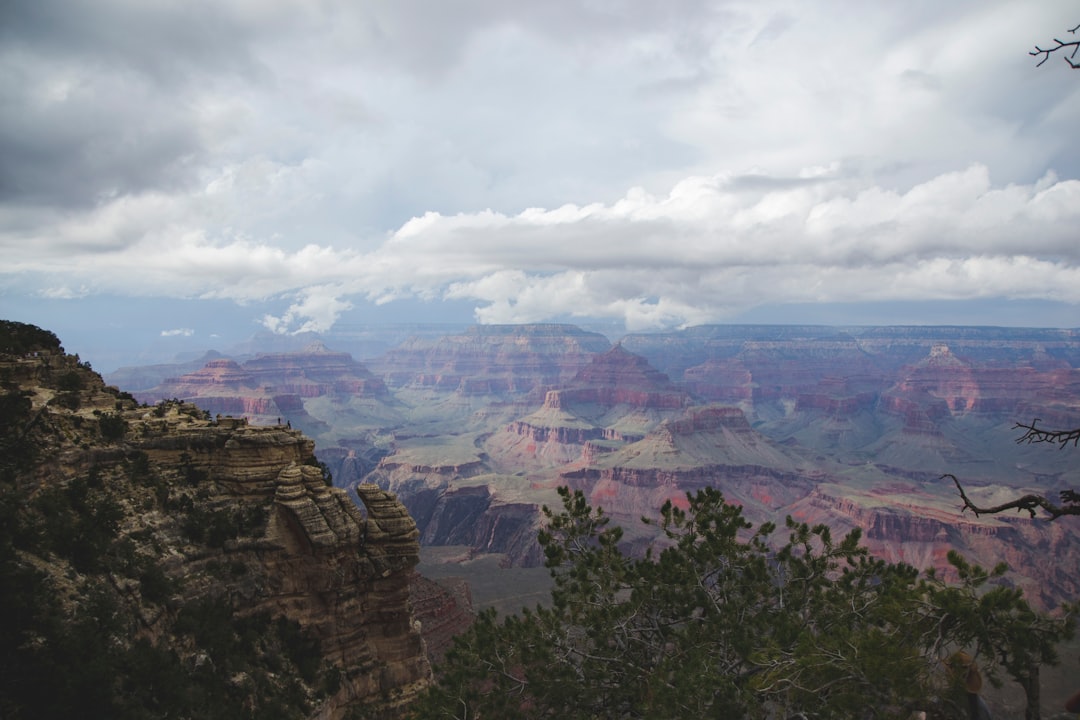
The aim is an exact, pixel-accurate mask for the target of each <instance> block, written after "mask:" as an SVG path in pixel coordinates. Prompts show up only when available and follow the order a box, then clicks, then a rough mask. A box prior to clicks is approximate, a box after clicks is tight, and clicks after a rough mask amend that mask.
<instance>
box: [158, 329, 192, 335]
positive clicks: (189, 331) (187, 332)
mask: <svg viewBox="0 0 1080 720" xmlns="http://www.w3.org/2000/svg"><path fill="white" fill-rule="evenodd" d="M194 334H195V331H194V330H192V329H191V328H176V329H173V330H162V331H161V337H191V336H192V335H194Z"/></svg>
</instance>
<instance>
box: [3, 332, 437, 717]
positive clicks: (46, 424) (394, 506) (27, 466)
mask: <svg viewBox="0 0 1080 720" xmlns="http://www.w3.org/2000/svg"><path fill="white" fill-rule="evenodd" d="M0 365H2V368H3V375H4V377H5V386H4V399H5V403H7V402H8V400H9V399H11V400H12V403H14V404H11V403H9V404H11V407H10V409H11V410H12V411H13V413H12V416H11V417H8V418H6V419H5V422H4V424H3V427H4V429H5V433H6V432H7V431H8V430H9V429H10V430H12V431H15V430H17V437H18V438H20V440H19V444H18V446H17V449H18V458H17V460H16V461H15V463H16V464H14V465H11V466H10V467H8V464H9V463H10V462H12V458H11V457H6V458H5V459H4V464H5V468H7V471H13V472H15V473H16V476H17V477H18V478H20V483H21V487H20V488H19V492H23V493H26V494H27V496H28V498H29V500H28V501H27V503H26V507H30V508H33V507H37V505H36V503H37V500H36V498H38V497H39V496H49V494H50V493H53V494H54V495H55V496H56V497H66V495H65V493H70V492H74V491H72V490H69V488H71V487H75V486H78V487H85V488H87V489H86V490H83V491H80V492H86V493H89V495H88V496H87V497H89V498H90V501H88V503H89V504H86V503H84V505H79V506H76V507H75V510H73V511H71V512H90V511H94V512H96V511H95V510H94V508H97V507H109V508H114V509H111V510H109V512H110V513H112V514H111V515H110V516H109V517H110V518H111V519H110V520H109V523H110V527H115V531H116V532H117V533H118V534H119V539H120V541H122V545H123V547H124V548H126V549H125V550H124V552H125V553H127V554H128V555H129V556H130V557H131V558H133V559H132V560H130V561H129V562H130V563H134V565H132V567H134V568H136V569H135V570H134V571H129V570H124V569H123V568H124V567H127V566H115V567H113V569H112V570H111V571H110V572H111V575H110V576H109V578H107V582H104V581H102V582H104V585H103V587H109V588H113V590H112V591H111V592H114V593H115V595H116V600H115V601H116V602H117V603H119V604H120V606H123V607H128V606H130V608H129V609H130V612H131V613H132V614H133V616H134V617H137V618H139V623H138V624H137V625H135V626H133V627H132V628H131V631H132V633H133V636H131V637H124V638H118V639H117V640H116V643H117V644H118V645H119V644H123V643H129V642H134V641H135V640H138V639H146V640H148V641H149V642H151V643H156V644H159V645H160V644H162V643H164V644H166V645H167V646H170V647H171V650H170V652H174V653H176V655H177V657H178V658H179V659H180V662H182V663H188V665H191V664H193V663H201V662H214V657H213V656H208V657H204V656H203V655H198V653H199V652H202V653H204V654H205V651H202V650H199V651H196V650H193V649H192V646H191V640H190V638H189V637H188V636H183V637H179V636H174V635H173V634H174V633H177V632H179V631H178V630H177V629H176V628H177V627H179V626H178V625H177V624H176V621H177V616H178V614H179V615H183V614H184V613H185V612H186V610H185V608H191V607H223V608H224V609H225V610H224V611H225V612H227V613H229V615H231V616H233V617H260V616H266V617H269V618H275V619H280V620H281V621H283V622H289V623H295V624H296V626H297V627H299V628H300V632H302V633H303V634H304V636H305V637H309V638H312V639H313V640H314V641H316V643H317V645H316V647H318V648H319V653H320V655H321V662H322V663H323V665H321V667H322V668H324V670H320V671H319V672H320V673H323V674H324V675H325V673H329V672H330V670H329V669H330V668H334V671H333V675H334V678H335V679H334V682H333V683H331V682H329V681H326V682H325V683H323V684H322V685H321V686H320V687H315V686H310V687H309V686H303V685H302V690H301V692H302V696H303V697H307V698H308V700H307V701H305V702H306V703H308V705H309V707H310V711H311V715H310V716H311V717H313V718H326V719H337V718H343V717H345V716H346V715H348V714H349V713H352V712H356V711H358V712H363V713H366V714H369V715H370V716H378V717H384V718H394V717H400V716H402V715H403V714H404V712H405V711H406V708H407V706H408V703H409V702H410V700H411V699H412V698H413V697H415V696H416V694H417V693H418V692H420V691H421V690H422V689H423V688H424V687H425V686H426V684H427V683H428V682H429V679H430V672H431V670H430V665H429V662H428V660H427V657H426V655H425V651H424V646H423V641H422V638H421V635H420V632H419V629H418V626H417V623H416V622H415V620H414V617H413V615H412V612H411V608H410V604H409V592H410V580H411V577H412V574H413V568H414V567H415V566H416V564H417V563H418V561H419V543H418V538H419V532H418V531H417V528H416V525H415V523H414V522H413V521H412V519H411V518H410V517H409V515H408V512H407V511H406V509H405V507H404V506H403V505H402V504H401V503H400V502H399V501H398V500H397V498H396V497H395V496H394V495H393V494H391V493H387V492H385V491H383V490H380V489H379V488H378V487H376V486H374V485H370V484H360V485H358V486H357V487H356V488H355V490H356V493H357V495H358V497H359V499H360V501H361V503H362V505H360V506H358V505H357V504H355V503H354V502H353V501H352V500H351V499H350V498H349V497H348V496H347V495H346V493H345V492H344V491H342V490H339V489H336V488H332V487H328V485H327V483H326V481H325V480H324V477H323V474H322V471H321V469H320V468H319V467H318V466H317V464H316V462H315V459H314V455H313V443H312V441H311V440H310V439H308V438H307V437H305V436H304V435H303V434H301V433H300V432H298V431H295V430H290V429H288V428H284V427H254V426H252V425H249V424H248V423H247V422H245V421H244V420H239V419H233V418H222V419H220V420H212V419H207V418H206V417H205V414H204V412H203V411H202V410H200V409H199V408H196V407H195V406H193V405H189V404H184V403H174V402H168V403H162V404H161V405H159V406H157V407H155V408H146V407H138V406H137V405H136V404H135V402H134V400H133V399H132V398H131V397H130V396H125V395H124V394H122V393H120V392H119V391H117V390H116V389H115V388H109V387H106V386H105V385H104V384H103V383H102V381H101V379H100V377H98V376H97V375H96V374H94V373H92V372H90V371H89V370H88V369H86V368H85V367H83V366H82V365H81V364H80V363H79V362H78V359H77V358H71V357H69V356H66V355H64V354H63V353H62V351H61V350H59V349H55V350H48V351H35V352H34V354H27V355H25V356H10V355H0ZM213 372H214V373H215V374H216V375H217V376H218V377H221V376H229V377H232V378H234V379H235V378H238V377H242V376H243V373H242V372H239V371H238V369H237V367H236V366H235V364H229V363H228V362H223V363H219V364H217V365H216V366H215V368H214V370H213ZM18 398H23V400H17V401H16V400H15V399H18ZM5 407H7V405H5ZM8 423H14V424H15V426H13V427H12V428H8V427H7V425H8ZM16 426H17V427H16ZM11 437H15V436H10V437H9V436H8V435H7V434H5V436H4V442H5V447H8V446H9V443H8V441H9V440H10V439H11ZM15 447H16V446H14V445H13V446H10V447H8V449H9V451H11V450H12V449H13V448H15ZM7 471H6V472H7ZM4 477H5V483H6V482H8V481H7V479H6V478H8V477H9V475H8V474H6V473H5V475H4ZM79 483H82V485H78V484H79ZM5 492H9V491H8V490H7V489H5ZM80 502H82V501H80ZM80 508H82V509H80ZM86 508H90V510H87V509H86ZM118 547H119V545H118ZM74 557H75V558H76V560H74V561H72V562H73V563H74V565H69V564H67V563H66V561H64V560H63V557H60V558H57V557H53V558H52V559H50V560H49V562H44V561H43V562H41V563H38V564H37V568H38V570H37V571H38V572H45V573H53V574H54V575H55V582H56V583H57V587H62V588H69V589H70V590H67V591H65V593H66V594H65V596H64V597H65V598H68V599H69V600H70V601H71V602H74V603H76V604H77V603H78V602H79V599H78V596H77V594H76V593H77V588H78V587H80V586H81V583H83V582H84V581H85V582H91V581H93V577H92V573H94V572H95V569H94V568H96V567H97V565H95V564H94V563H96V562H98V561H97V560H95V559H94V558H90V559H89V560H78V558H80V557H84V556H83V555H76V556H74ZM138 568H156V570H155V572H156V573H160V575H155V574H153V573H149V571H148V570H145V569H143V570H139V569H138ZM125 572H131V574H130V575H125V574H124V573H125ZM72 578H76V579H78V582H75V581H73V580H72ZM148 578H151V579H152V578H159V579H157V580H156V581H155V582H156V584H155V585H153V586H151V585H150V584H149V583H150V580H149V579H148ZM155 588H156V589H155ZM69 600H64V601H65V602H67V601H69ZM126 611H127V610H125V612H126ZM226 617H227V616H226ZM184 638H187V639H184ZM218 652H224V650H219V651H218ZM192 653H195V654H192ZM189 654H192V655H191V657H188V655H189ZM91 661H92V658H91ZM217 661H218V662H220V663H224V662H225V658H224V656H219V657H218V658H217ZM184 667H187V665H185V666H184ZM267 671H268V672H271V674H270V675H267V676H266V677H272V671H270V670H269V669H267ZM313 677H315V676H313ZM326 677H329V675H326ZM285 681H286V680H285V679H282V682H285ZM287 681H288V682H308V681H307V680H304V681H301V680H299V679H296V678H289V679H288V680H287ZM230 682H233V683H239V685H237V687H242V686H244V683H247V682H249V680H248V679H247V675H246V674H242V676H240V675H238V676H237V677H233V678H232V679H231V681H230ZM238 692H239V691H238ZM252 692H255V691H254V689H253V690H252ZM252 697H253V698H254V697H255V696H252ZM252 701H253V702H257V700H254V699H253V700H252Z"/></svg>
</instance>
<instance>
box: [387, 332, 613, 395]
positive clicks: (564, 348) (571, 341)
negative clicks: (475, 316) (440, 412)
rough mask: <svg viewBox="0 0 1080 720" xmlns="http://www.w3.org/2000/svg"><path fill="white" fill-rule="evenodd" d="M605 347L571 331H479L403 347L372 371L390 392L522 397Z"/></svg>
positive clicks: (569, 373) (594, 336) (562, 377)
mask: <svg viewBox="0 0 1080 720" xmlns="http://www.w3.org/2000/svg"><path fill="white" fill-rule="evenodd" d="M610 346H611V344H610V342H608V340H607V338H605V337H604V336H603V335H600V334H598V333H591V332H586V331H584V330H581V329H580V328H577V327H574V326H573V325H559V324H537V325H481V326H476V327H473V328H470V329H468V330H467V331H466V332H464V333H461V334H459V335H447V336H445V337H442V338H438V339H434V340H433V339H429V338H416V339H414V340H411V341H408V342H405V343H403V344H402V345H400V346H398V347H397V348H395V349H394V350H391V351H390V352H388V353H386V354H385V355H383V356H382V357H381V358H379V359H377V360H375V361H373V362H372V366H373V367H375V368H376V369H377V370H378V371H379V372H381V373H382V375H383V377H384V378H385V379H386V381H387V383H389V384H390V385H391V386H392V387H402V386H416V387H427V388H432V389H438V390H442V391H452V392H460V393H462V394H465V395H490V394H527V393H530V392H537V391H543V390H545V389H547V388H551V387H556V386H558V385H560V384H562V383H564V382H566V381H567V380H569V379H570V378H572V377H573V376H574V374H575V373H577V372H578V370H580V369H581V368H582V367H584V366H585V364H586V363H588V361H589V359H590V358H591V357H592V356H593V355H595V354H596V353H599V352H604V351H606V350H607V349H608V348H609V347H610Z"/></svg>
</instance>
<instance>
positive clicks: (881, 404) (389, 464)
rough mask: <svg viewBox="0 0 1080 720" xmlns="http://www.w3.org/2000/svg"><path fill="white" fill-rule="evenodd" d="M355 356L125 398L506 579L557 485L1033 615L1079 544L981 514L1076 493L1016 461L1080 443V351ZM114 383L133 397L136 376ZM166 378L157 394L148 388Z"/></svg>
mask: <svg viewBox="0 0 1080 720" xmlns="http://www.w3.org/2000/svg"><path fill="white" fill-rule="evenodd" d="M426 330H427V332H426V334H424V335H423V336H422V337H417V338H415V339H411V340H406V341H404V342H402V343H400V344H398V345H397V346H395V347H393V348H392V349H390V350H388V351H387V352H385V353H383V354H381V355H379V356H377V357H371V358H364V359H363V360H362V361H361V360H355V359H353V358H352V357H351V356H349V355H348V354H347V353H342V352H335V351H331V350H329V349H328V347H327V346H328V345H330V344H331V343H332V342H333V339H332V338H329V337H328V338H325V339H324V341H323V342H324V343H325V344H321V345H315V346H312V347H310V348H308V349H307V350H304V351H297V352H290V353H266V354H261V355H259V354H256V355H253V356H249V357H237V358H226V357H222V356H215V357H212V358H209V359H208V362H207V363H206V364H205V365H204V367H203V368H200V369H197V370H194V371H192V370H191V369H190V367H187V368H185V369H184V371H183V372H180V371H179V370H180V368H179V367H178V372H177V373H176V375H175V376H174V378H173V379H171V380H166V381H164V382H159V383H158V384H157V385H156V386H148V387H128V388H125V389H126V390H129V391H130V392H132V393H133V394H134V395H135V396H136V397H137V398H139V399H140V400H144V401H147V402H157V401H159V400H161V399H162V398H172V397H176V398H180V399H183V400H185V401H189V402H193V403H195V404H197V405H199V406H200V407H202V408H205V409H206V410H208V411H210V412H211V413H214V414H216V413H218V412H221V413H222V414H224V415H228V414H233V415H241V416H246V417H248V419H249V421H250V422H251V423H253V424H268V425H275V424H277V423H279V422H280V423H287V424H289V425H291V426H292V427H293V428H298V429H301V430H303V431H304V432H305V434H307V435H309V436H311V437H312V438H314V440H315V443H316V448H315V454H316V456H317V457H318V459H319V460H320V461H321V462H322V463H324V464H325V465H326V466H327V467H328V468H329V470H330V472H331V473H332V475H333V478H334V483H335V484H336V485H338V486H339V487H342V488H344V489H347V490H349V491H350V492H351V493H353V497H354V499H358V498H357V496H356V494H355V493H356V492H357V490H356V489H357V488H359V487H361V486H363V485H364V484H369V485H374V486H377V487H379V488H380V489H382V490H384V491H388V492H392V493H394V494H395V495H396V496H397V497H398V498H399V499H400V501H401V502H402V503H403V504H404V506H405V507H406V508H407V509H408V511H409V513H410V514H411V515H412V517H413V518H414V519H415V522H416V525H417V528H418V532H419V540H420V543H421V545H422V546H423V547H432V548H434V547H448V546H458V547H461V548H464V552H465V555H464V557H469V558H479V557H484V556H492V557H497V558H499V562H500V563H501V564H502V565H503V566H506V567H508V568H513V567H533V566H536V565H538V564H540V563H541V561H542V557H541V555H540V552H539V548H538V546H537V544H536V540H535V537H536V531H537V530H538V528H539V526H540V524H541V522H542V512H541V508H542V507H543V506H545V505H547V506H549V507H555V506H557V505H558V497H557V495H556V493H555V489H556V488H557V487H559V486H560V485H568V486H570V487H573V488H575V489H580V490H582V491H584V492H585V493H586V494H587V496H588V497H589V499H590V500H591V501H592V502H593V504H595V505H600V506H602V507H603V508H604V510H605V512H606V513H607V514H609V515H611V516H612V517H613V518H614V519H615V520H616V521H617V522H619V523H620V524H622V525H623V526H624V527H625V528H626V529H627V534H626V542H627V543H628V545H629V546H631V547H636V548H639V549H642V550H643V549H644V548H645V547H647V546H648V545H649V544H650V543H651V542H653V541H654V540H655V537H654V535H653V534H652V533H651V531H650V530H649V529H648V528H646V527H645V526H643V525H642V524H641V523H640V522H639V518H640V517H641V516H642V515H644V516H652V515H655V513H656V511H657V509H658V508H659V507H660V505H661V504H663V503H664V502H665V501H668V500H671V501H673V502H675V503H685V499H686V493H687V492H692V491H694V490H695V489H698V488H701V487H704V486H706V485H708V486H714V487H717V488H719V489H720V490H721V491H722V492H723V493H724V495H725V497H726V498H727V499H728V501H729V502H734V503H738V504H740V505H741V506H742V507H743V508H744V512H745V513H746V515H747V517H748V518H750V519H751V520H752V521H754V522H755V523H759V522H764V521H769V520H771V521H777V520H778V521H780V524H781V525H782V520H783V518H784V516H786V515H791V516H792V517H794V518H796V519H798V520H802V521H806V522H811V523H826V524H828V525H830V526H832V527H834V528H835V529H836V530H837V531H846V530H850V529H854V528H859V529H861V531H862V533H863V538H864V542H865V543H866V544H867V545H868V546H869V547H870V548H871V549H872V551H873V552H874V553H875V554H878V555H880V556H882V557H885V558H888V559H890V560H903V561H905V562H909V563H911V564H913V565H915V566H916V567H919V568H921V569H925V568H929V567H933V568H936V569H937V570H938V571H940V572H947V571H948V568H947V565H946V563H945V553H946V552H947V550H948V549H955V550H957V551H959V552H961V554H963V555H965V556H966V557H968V558H969V559H970V560H972V561H974V562H978V563H981V564H984V565H988V566H992V565H994V564H996V563H997V562H999V561H1005V562H1008V563H1009V565H1010V568H1011V569H1010V571H1009V576H1008V578H1009V581H1010V582H1013V583H1015V584H1016V585H1018V586H1020V587H1022V588H1023V589H1024V590H1025V592H1027V593H1028V594H1029V595H1030V596H1031V597H1032V598H1034V599H1035V601H1036V602H1037V603H1039V604H1041V605H1042V606H1044V607H1051V606H1054V605H1056V604H1057V603H1058V602H1060V601H1061V600H1062V599H1066V598H1070V597H1075V596H1076V591H1077V590H1078V588H1077V587H1076V581H1075V580H1074V579H1073V578H1071V577H1068V576H1066V575H1065V574H1063V573H1061V572H1060V568H1061V567H1063V566H1064V567H1068V566H1070V564H1072V563H1075V562H1077V560H1078V559H1080V557H1078V551H1077V548H1078V547H1080V544H1078V543H1077V540H1078V539H1080V538H1078V537H1077V534H1078V530H1077V528H1076V527H1075V524H1069V523H1067V522H1057V523H1048V522H1046V521H1044V520H1040V519H1032V518H1029V517H1027V516H1026V515H1012V514H1010V515H998V516H983V517H979V518H975V517H973V516H972V515H970V514H966V515H965V514H962V513H961V512H960V508H961V505H960V502H959V498H958V497H957V495H956V491H955V487H954V486H953V485H952V484H951V482H949V481H945V480H942V479H941V476H942V475H943V474H944V473H953V474H955V475H956V476H957V477H959V478H961V480H962V481H963V482H964V484H965V487H967V488H968V489H969V491H970V494H971V495H972V497H973V498H974V499H976V501H977V502H984V503H992V502H995V501H1000V500H1002V499H1005V498H1009V497H1012V496H1015V495H1017V494H1020V493H1026V492H1038V493H1040V494H1047V495H1049V496H1051V497H1056V495H1057V493H1058V492H1059V491H1060V490H1063V489H1067V488H1075V487H1078V486H1080V474H1078V472H1077V470H1076V466H1077V458H1076V457H1075V454H1074V453H1072V454H1071V453H1070V452H1069V451H1068V450H1066V451H1062V452H1058V451H1056V450H1054V449H1051V448H1047V447H1040V446H1028V445H1018V444H1017V443H1016V442H1015V440H1016V438H1017V437H1018V433H1017V432H1016V430H1015V429H1014V427H1013V426H1014V424H1015V423H1016V422H1017V421H1025V422H1026V421H1030V420H1031V419H1032V418H1036V417H1037V418H1040V419H1041V422H1042V424H1044V425H1046V426H1056V427H1075V426H1077V425H1080V369H1078V368H1080V332H1078V331H1076V330H1059V329H1026V328H967V327H851V328H833V327H818V326H706V327H697V328H688V329H686V330H679V331H671V332H665V333H650V334H630V335H625V336H621V337H615V338H612V339H609V338H607V337H605V336H604V335H601V334H599V333H596V332H589V331H586V330H582V329H580V328H577V327H574V326H571V325H558V324H541V325H520V326H477V327H474V328H469V329H467V330H465V331H455V332H448V333H447V334H446V335H443V336H438V335H435V334H432V333H431V332H430V328H427V329H426ZM125 372H126V375H122V376H123V377H128V378H131V377H136V376H137V374H136V373H134V372H133V370H132V369H128V370H126V371H125ZM158 372H159V377H161V375H160V370H159V371H158Z"/></svg>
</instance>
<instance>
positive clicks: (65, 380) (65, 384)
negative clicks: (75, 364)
mask: <svg viewBox="0 0 1080 720" xmlns="http://www.w3.org/2000/svg"><path fill="white" fill-rule="evenodd" d="M85 386H86V383H85V382H84V380H83V375H82V373H80V372H76V371H75V370H68V371H67V372H65V373H63V374H61V375H60V377H58V378H57V379H56V389H57V390H61V391H63V392H78V391H80V390H82V389H83V388H84V387H85Z"/></svg>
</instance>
